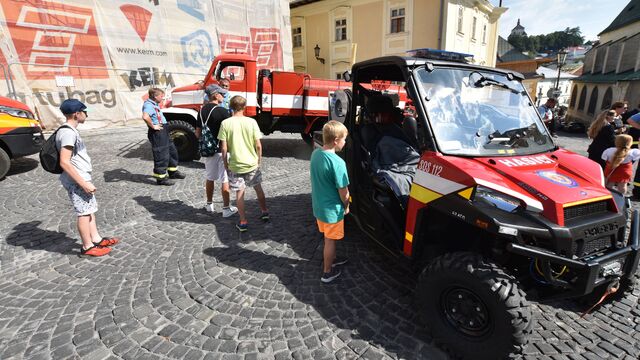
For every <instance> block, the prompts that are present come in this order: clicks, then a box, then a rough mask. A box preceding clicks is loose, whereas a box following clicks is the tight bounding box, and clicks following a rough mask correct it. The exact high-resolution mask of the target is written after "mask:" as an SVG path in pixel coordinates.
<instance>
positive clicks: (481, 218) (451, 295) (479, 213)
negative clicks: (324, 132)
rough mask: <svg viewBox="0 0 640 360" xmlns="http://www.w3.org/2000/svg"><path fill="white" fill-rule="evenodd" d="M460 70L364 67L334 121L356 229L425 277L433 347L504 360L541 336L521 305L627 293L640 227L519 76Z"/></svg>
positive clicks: (439, 62) (397, 60) (336, 97)
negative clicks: (340, 128) (552, 128)
mask: <svg viewBox="0 0 640 360" xmlns="http://www.w3.org/2000/svg"><path fill="white" fill-rule="evenodd" d="M465 58H466V56H465V55H464V54H456V53H449V52H443V51H438V50H430V49H421V50H420V51H417V52H415V53H414V54H413V56H411V57H398V56H388V57H382V58H377V59H372V60H367V61H364V62H360V63H357V64H355V65H354V66H353V68H352V72H351V74H350V76H349V77H350V78H351V81H352V89H351V90H345V91H336V92H335V93H334V94H333V96H332V97H331V99H330V104H331V106H332V109H331V110H330V113H331V114H332V118H335V119H336V120H338V121H343V122H344V124H345V125H346V127H347V129H348V130H349V135H348V137H347V142H346V146H345V148H344V151H343V153H342V156H344V159H345V161H346V163H347V170H348V173H349V178H350V182H351V184H350V186H349V189H350V193H351V197H352V199H351V200H352V202H351V206H350V215H351V218H352V219H354V220H355V222H356V223H357V224H358V225H359V227H360V229H361V230H362V231H363V232H365V233H366V234H367V235H368V236H369V237H370V238H371V239H373V240H375V241H376V242H378V243H379V244H381V245H382V246H383V247H385V248H386V249H388V250H390V251H391V252H392V253H396V254H397V255H398V256H399V257H400V258H401V259H405V260H406V262H407V263H409V264H411V265H412V266H413V267H414V268H415V269H416V270H417V272H418V274H419V275H418V284H417V288H416V292H415V295H416V311H417V312H419V313H420V315H421V317H422V318H423V319H424V322H425V324H426V325H427V326H428V327H429V328H430V329H431V333H432V335H433V337H434V339H435V340H436V342H437V343H439V344H440V345H442V346H443V347H444V348H446V349H448V350H450V351H451V352H453V353H456V354H457V355H459V356H462V357H463V358H467V359H501V358H504V357H506V356H508V355H509V354H511V353H516V352H519V351H520V350H522V349H523V347H524V346H525V344H526V343H527V341H528V336H529V335H530V334H531V333H532V329H533V322H534V318H533V317H532V310H531V308H530V305H529V303H528V300H527V297H526V295H525V293H529V294H530V295H531V294H533V293H536V294H538V296H540V297H541V298H544V297H576V296H583V295H586V294H590V293H597V292H604V291H605V290H606V289H607V288H609V289H611V288H618V287H620V288H622V289H627V290H628V289H629V288H631V285H630V284H632V281H631V280H632V279H633V278H634V277H635V276H636V270H637V267H638V261H639V243H638V226H639V224H638V218H639V217H638V213H637V211H635V212H634V213H633V214H632V215H630V214H629V203H628V200H626V199H625V198H624V196H623V195H622V194H620V193H617V192H616V191H613V190H609V189H607V188H606V187H605V186H604V180H605V179H604V176H603V173H602V170H601V168H600V166H599V165H598V164H596V163H595V162H592V161H591V160H589V159H587V158H585V157H583V156H581V155H578V154H575V153H572V152H569V151H567V150H564V149H561V148H559V147H558V146H557V145H556V144H555V143H554V141H553V138H552V137H551V136H550V134H549V132H548V130H547V128H546V127H545V126H544V124H543V123H542V121H541V118H540V116H539V114H538V112H537V111H536V108H535V106H534V104H533V102H532V101H531V98H530V97H529V95H528V94H527V92H526V90H525V88H524V86H523V85H522V83H521V79H522V76H521V75H520V74H518V73H514V72H510V71H508V70H500V69H495V68H489V67H483V66H476V65H472V64H468V63H467V62H466V61H465ZM374 83H378V84H380V83H390V84H393V85H394V86H397V87H400V88H401V89H402V90H401V91H393V90H392V89H393V88H392V87H391V86H389V87H388V88H386V89H385V88H384V87H380V86H371V85H372V84H374ZM402 100H404V101H402ZM334 114H335V116H334ZM629 218H630V220H631V221H630V224H631V225H630V228H629V227H627V222H628V220H629ZM531 290H535V292H530V291H531Z"/></svg>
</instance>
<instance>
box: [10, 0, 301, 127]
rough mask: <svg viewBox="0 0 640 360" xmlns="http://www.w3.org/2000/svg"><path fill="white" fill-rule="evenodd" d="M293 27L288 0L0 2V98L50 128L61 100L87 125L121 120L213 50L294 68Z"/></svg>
mask: <svg viewBox="0 0 640 360" xmlns="http://www.w3.org/2000/svg"><path fill="white" fill-rule="evenodd" d="M290 31H291V30H290V24H289V3H288V1H287V0H152V1H136V0H110V1H98V0H31V1H28V2H26V1H23V0H1V1H0V65H2V66H0V80H1V81H0V95H3V96H7V95H13V96H15V97H16V98H17V99H18V100H20V101H23V102H25V103H27V105H29V106H31V107H32V108H34V110H35V111H36V112H37V113H38V114H39V116H40V118H41V119H42V121H43V122H44V124H45V125H46V126H47V127H55V126H57V124H59V123H60V122H61V121H62V119H63V118H62V115H61V114H60V113H59V110H58V106H59V105H60V103H61V102H62V101H64V99H67V98H77V99H79V100H81V101H83V102H85V103H87V105H88V106H90V108H91V115H90V116H91V121H90V122H88V123H87V125H89V126H91V127H105V126H110V125H112V124H123V123H126V122H127V121H128V120H133V119H139V118H140V117H141V106H142V99H143V98H144V96H145V94H146V91H147V90H148V89H149V88H150V87H152V86H157V87H160V88H163V89H171V88H173V87H176V86H183V85H188V84H193V83H195V82H196V81H198V80H202V79H203V77H204V75H205V74H206V73H207V71H208V70H209V66H210V64H211V61H212V60H213V58H214V57H215V56H216V55H217V54H221V53H225V52H227V53H244V54H250V55H252V56H254V57H255V58H256V60H257V64H258V68H260V69H261V68H268V69H272V70H291V69H292V68H293V61H292V58H291V50H290V49H291V35H290ZM285 49H286V50H285ZM3 70H4V71H3ZM5 72H7V73H10V74H11V80H9V79H7V78H6V76H5ZM14 90H15V92H14Z"/></svg>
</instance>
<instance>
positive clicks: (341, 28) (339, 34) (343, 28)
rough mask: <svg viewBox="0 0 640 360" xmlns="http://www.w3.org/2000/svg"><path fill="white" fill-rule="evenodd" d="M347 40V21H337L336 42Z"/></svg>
mask: <svg viewBox="0 0 640 360" xmlns="http://www.w3.org/2000/svg"><path fill="white" fill-rule="evenodd" d="M342 40H347V19H338V20H336V41H342Z"/></svg>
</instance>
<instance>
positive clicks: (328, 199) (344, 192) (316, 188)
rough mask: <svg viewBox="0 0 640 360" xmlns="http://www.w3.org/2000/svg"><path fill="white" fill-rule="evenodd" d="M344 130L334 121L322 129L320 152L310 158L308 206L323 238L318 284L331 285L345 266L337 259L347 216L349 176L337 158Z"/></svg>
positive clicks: (341, 259)
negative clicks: (337, 250) (337, 251)
mask: <svg viewBox="0 0 640 360" xmlns="http://www.w3.org/2000/svg"><path fill="white" fill-rule="evenodd" d="M347 133H348V131H347V128H346V127H345V126H344V125H343V124H341V123H339V122H337V121H335V120H332V121H329V122H327V123H326V124H325V125H324V127H323V128H322V141H323V143H324V145H323V146H322V149H317V150H315V151H314V152H313V154H311V163H310V166H309V167H310V173H311V202H312V205H313V216H315V217H316V220H317V222H318V229H319V230H320V232H321V233H323V234H324V250H323V258H324V262H323V265H322V266H323V268H322V277H321V278H320V280H321V281H322V282H323V283H330V282H332V281H333V280H335V279H336V278H337V277H338V276H340V270H339V269H337V268H336V266H338V265H343V264H345V263H346V262H347V260H346V259H344V258H337V257H336V241H339V240H342V239H343V238H344V215H346V214H348V213H349V188H348V187H347V186H348V185H349V176H348V175H347V167H346V164H345V162H344V160H342V159H341V158H340V157H339V156H338V155H336V152H337V151H340V150H342V148H343V147H344V144H345V141H346V138H347Z"/></svg>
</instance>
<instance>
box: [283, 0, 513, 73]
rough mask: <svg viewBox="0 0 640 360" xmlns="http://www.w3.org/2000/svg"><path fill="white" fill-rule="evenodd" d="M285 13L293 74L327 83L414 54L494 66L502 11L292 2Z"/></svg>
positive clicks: (485, 6)
mask: <svg viewBox="0 0 640 360" xmlns="http://www.w3.org/2000/svg"><path fill="white" fill-rule="evenodd" d="M290 7H291V32H292V44H293V63H294V68H295V71H299V72H306V73H309V74H310V75H311V76H313V77H317V78H329V79H335V78H339V77H340V76H341V74H342V73H343V72H344V71H346V70H349V69H350V68H351V65H352V64H353V63H354V62H358V61H362V60H366V59H371V58H374V57H378V56H385V55H405V52H406V51H407V50H411V49H417V48H434V49H444V50H449V51H457V52H463V53H468V54H472V55H473V56H474V62H475V63H477V64H482V65H487V66H495V61H496V50H497V43H498V36H497V32H498V19H499V18H500V15H502V14H503V13H504V11H506V8H501V7H494V6H493V5H491V3H490V2H489V1H487V0H458V1H449V0H315V1H314V0H296V1H292V2H291V3H290ZM316 52H317V53H318V56H317V57H316Z"/></svg>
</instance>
